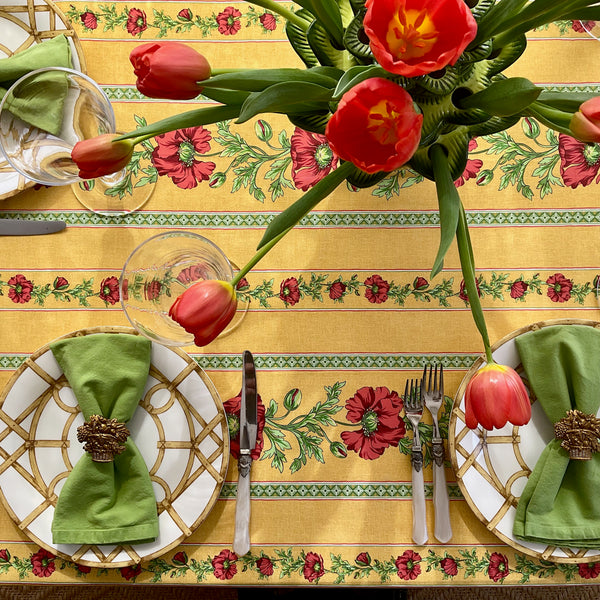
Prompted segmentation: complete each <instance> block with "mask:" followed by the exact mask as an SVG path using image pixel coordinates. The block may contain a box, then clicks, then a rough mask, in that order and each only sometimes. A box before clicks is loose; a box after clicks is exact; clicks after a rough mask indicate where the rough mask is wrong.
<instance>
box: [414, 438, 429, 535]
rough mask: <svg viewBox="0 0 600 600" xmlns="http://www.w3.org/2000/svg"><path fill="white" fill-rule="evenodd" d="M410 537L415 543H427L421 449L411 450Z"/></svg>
mask: <svg viewBox="0 0 600 600" xmlns="http://www.w3.org/2000/svg"><path fill="white" fill-rule="evenodd" d="M412 512H413V531H412V539H413V541H414V542H415V544H418V545H419V546H423V545H425V544H426V543H427V540H428V538H429V535H428V534H427V511H426V508H425V482H424V480H423V455H422V453H421V450H420V449H419V450H417V449H415V448H413V450H412Z"/></svg>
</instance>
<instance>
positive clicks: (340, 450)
mask: <svg viewBox="0 0 600 600" xmlns="http://www.w3.org/2000/svg"><path fill="white" fill-rule="evenodd" d="M329 450H330V451H331V454H333V455H334V456H335V457H336V458H346V457H347V456H348V449H347V448H346V446H345V445H344V444H342V443H341V442H331V444H330V445H329Z"/></svg>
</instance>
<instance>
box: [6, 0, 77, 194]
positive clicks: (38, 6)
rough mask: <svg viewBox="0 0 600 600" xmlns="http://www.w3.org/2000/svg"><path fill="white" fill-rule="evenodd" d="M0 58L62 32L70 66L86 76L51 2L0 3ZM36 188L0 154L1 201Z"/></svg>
mask: <svg viewBox="0 0 600 600" xmlns="http://www.w3.org/2000/svg"><path fill="white" fill-rule="evenodd" d="M0 32H1V34H0V59H2V58H7V57H9V56H12V55H13V54H16V53H17V52H21V51H23V50H25V49H27V48H29V47H30V46H35V45H36V44H37V43H38V40H39V39H47V38H48V37H49V36H52V35H55V34H57V32H58V33H64V35H65V36H66V37H67V39H68V41H69V44H70V45H71V56H72V59H73V67H74V68H75V69H77V70H78V71H81V72H83V73H85V59H84V56H83V51H82V49H81V44H80V43H79V39H78V37H77V34H76V33H75V32H74V31H73V29H72V28H71V26H70V25H69V23H68V20H67V18H66V17H65V15H64V14H63V13H62V12H61V10H60V9H59V8H58V7H57V6H56V4H54V2H52V1H51V0H0ZM34 185H35V182H34V181H31V180H30V179H27V178H25V177H23V176H22V175H21V174H19V173H17V172H16V171H15V170H14V169H12V168H11V166H10V165H9V164H8V163H7V162H6V159H5V158H4V155H3V154H2V151H0V200H4V199H6V198H10V197H11V196H14V195H15V194H18V193H19V192H20V191H22V190H25V189H27V188H30V187H32V186H34Z"/></svg>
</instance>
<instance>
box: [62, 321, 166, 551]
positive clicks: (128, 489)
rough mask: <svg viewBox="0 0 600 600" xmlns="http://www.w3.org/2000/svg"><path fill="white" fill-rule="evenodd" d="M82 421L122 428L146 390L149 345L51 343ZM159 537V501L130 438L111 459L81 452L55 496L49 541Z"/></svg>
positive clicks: (131, 341) (112, 340) (117, 340)
mask: <svg viewBox="0 0 600 600" xmlns="http://www.w3.org/2000/svg"><path fill="white" fill-rule="evenodd" d="M50 349H51V350H52V353H53V354H54V356H55V358H56V360H57V361H58V364H59V365H60V366H61V368H62V370H63V372H64V374H65V376H66V377H67V380H68V382H69V384H70V385H71V388H72V389H73V391H74V393H75V395H76V397H77V401H78V402H79V406H80V408H81V411H82V412H83V416H84V418H85V420H86V421H87V420H88V419H89V418H90V416H91V415H93V414H99V415H102V416H104V417H106V418H109V419H113V418H116V419H117V420H118V421H120V422H123V423H126V422H127V421H129V419H130V418H131V416H132V415H133V413H134V411H135V409H136V407H137V405H138V403H139V401H140V399H141V396H142V394H143V391H144V387H145V384H146V380H147V378H148V372H149V369H150V350H151V343H150V341H149V340H147V339H145V338H142V337H140V336H136V335H126V334H114V333H113V334H111V333H106V334H105V333H100V334H93V335H87V336H82V337H73V338H67V339H64V340H59V341H57V342H53V343H52V344H50ZM157 535H158V515H157V511H156V499H155V497H154V492H153V489H152V483H151V481H150V475H149V473H148V468H147V467H146V463H145V462H144V459H143V457H142V455H141V454H140V451H139V450H138V448H137V446H136V445H135V443H134V442H133V440H132V439H131V437H129V438H128V439H127V441H126V442H125V451H124V452H123V453H122V454H118V455H116V456H115V458H114V461H113V462H109V463H99V462H93V461H92V457H91V455H90V454H89V453H87V452H86V453H85V454H84V455H83V456H82V457H81V458H80V460H79V461H78V462H77V464H75V466H74V467H73V470H72V471H71V473H70V474H69V476H68V477H67V480H66V481H65V484H64V486H63V488H62V490H61V492H60V495H59V497H58V502H57V504H56V509H55V511H54V520H53V522H52V539H53V541H54V543H56V544H118V543H131V544H133V543H143V542H149V541H152V540H154V539H155V538H156V536H157Z"/></svg>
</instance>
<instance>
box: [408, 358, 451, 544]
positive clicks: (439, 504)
mask: <svg viewBox="0 0 600 600" xmlns="http://www.w3.org/2000/svg"><path fill="white" fill-rule="evenodd" d="M443 400H444V368H443V366H442V365H440V366H439V367H438V366H437V365H436V366H435V367H432V366H430V367H429V368H428V367H427V366H426V367H425V369H424V370H423V376H422V378H421V380H418V379H411V380H409V381H407V382H406V386H405V389H404V411H405V413H406V417H407V419H408V420H409V422H410V424H411V425H412V430H413V444H412V449H411V463H412V497H413V498H412V507H413V529H412V539H413V541H414V542H415V543H416V544H419V545H424V544H426V543H427V540H428V537H429V536H428V533H427V511H426V507H425V484H424V479H423V447H422V444H421V438H420V435H419V423H420V422H421V419H422V417H423V409H424V408H426V409H427V410H428V411H429V412H430V413H431V418H432V421H433V434H432V438H431V453H432V457H433V507H434V516H435V528H434V535H435V537H436V539H437V540H438V541H439V542H442V543H446V542H447V541H448V540H450V538H451V537H452V527H451V526H450V511H449V500H448V488H447V485H446V473H445V469H444V442H443V440H442V436H441V434H440V428H439V422H438V413H439V411H440V408H441V406H442V402H443Z"/></svg>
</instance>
